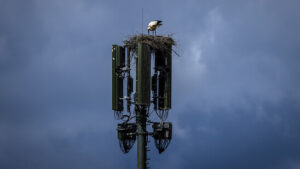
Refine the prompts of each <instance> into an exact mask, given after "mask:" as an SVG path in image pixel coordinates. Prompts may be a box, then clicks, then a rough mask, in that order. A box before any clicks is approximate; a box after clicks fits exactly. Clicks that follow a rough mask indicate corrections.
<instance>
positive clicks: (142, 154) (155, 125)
mask: <svg viewBox="0 0 300 169" xmlns="http://www.w3.org/2000/svg"><path fill="white" fill-rule="evenodd" d="M173 45H175V42H174V40H173V39H172V38H171V37H168V36H152V35H136V36H133V37H131V38H130V39H129V40H126V41H124V44H123V45H122V46H119V45H112V110H113V111H114V116H115V118H116V119H118V120H121V121H122V123H119V124H118V126H117V132H118V139H119V144H120V148H121V150H122V152H123V153H128V152H129V150H130V149H131V148H132V146H133V145H134V143H135V140H136V139H137V142H138V143H137V167H138V169H146V168H147V164H148V163H147V160H149V159H148V158H147V151H149V149H148V146H147V144H148V142H149V140H148V139H149V136H152V137H153V139H154V143H155V146H156V148H157V149H158V152H159V153H162V152H163V151H164V150H165V149H166V148H167V147H168V145H169V143H170V141H171V139H172V123H170V122H165V120H166V119H167V116H168V112H169V110H170V109H171V86H172V46H173ZM151 61H152V62H153V63H151ZM134 69H135V71H134ZM131 72H133V73H134V72H135V78H133V77H132V76H131ZM134 81H135V83H134ZM124 84H126V85H124ZM125 87H126V88H125ZM134 87H135V90H134ZM124 89H125V90H126V95H125V96H124ZM124 102H126V103H127V104H126V111H125V112H124ZM132 107H133V109H132ZM152 112H155V113H156V115H157V116H158V117H159V119H160V121H158V122H154V121H151V120H150V119H149V118H150V116H151V115H152V114H153V113H152ZM149 125H152V129H153V131H152V132H148V131H147V126H149ZM149 128H150V127H149Z"/></svg>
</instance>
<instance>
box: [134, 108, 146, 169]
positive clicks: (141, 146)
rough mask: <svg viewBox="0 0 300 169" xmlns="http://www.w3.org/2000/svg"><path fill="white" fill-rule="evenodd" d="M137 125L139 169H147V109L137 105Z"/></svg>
mask: <svg viewBox="0 0 300 169" xmlns="http://www.w3.org/2000/svg"><path fill="white" fill-rule="evenodd" d="M135 108H136V124H137V136H138V138H137V142H138V143H137V166H138V169H146V168H147V163H146V161H147V128H146V120H147V115H146V108H145V107H144V106H139V105H136V107H135Z"/></svg>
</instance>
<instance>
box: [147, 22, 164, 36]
mask: <svg viewBox="0 0 300 169" xmlns="http://www.w3.org/2000/svg"><path fill="white" fill-rule="evenodd" d="M161 25H162V21H160V20H156V21H151V22H149V24H148V35H149V31H153V32H154V34H155V35H156V29H157V28H159V27H160V26H161Z"/></svg>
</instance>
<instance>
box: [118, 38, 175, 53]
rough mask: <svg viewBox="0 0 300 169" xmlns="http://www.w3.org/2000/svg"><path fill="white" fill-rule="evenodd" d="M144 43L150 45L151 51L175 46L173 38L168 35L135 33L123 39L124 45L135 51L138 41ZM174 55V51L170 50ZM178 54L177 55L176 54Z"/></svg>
mask: <svg viewBox="0 0 300 169" xmlns="http://www.w3.org/2000/svg"><path fill="white" fill-rule="evenodd" d="M140 42H142V43H144V44H147V45H149V46H150V50H151V52H155V51H156V50H168V49H169V47H170V46H176V42H175V41H174V39H173V38H172V37H171V36H170V35H168V36H153V35H142V34H137V35H133V36H131V37H129V38H128V39H127V40H124V41H123V43H124V46H126V47H129V48H130V49H131V51H132V52H136V50H137V45H138V43H140ZM172 51H173V52H174V53H175V54H176V55H178V53H176V51H174V50H172ZM178 56H179V55H178Z"/></svg>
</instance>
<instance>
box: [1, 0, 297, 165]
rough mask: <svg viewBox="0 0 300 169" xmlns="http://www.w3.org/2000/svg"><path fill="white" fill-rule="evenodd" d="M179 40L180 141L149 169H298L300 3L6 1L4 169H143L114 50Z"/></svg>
mask: <svg viewBox="0 0 300 169" xmlns="http://www.w3.org/2000/svg"><path fill="white" fill-rule="evenodd" d="M142 8H143V10H144V23H143V28H144V29H145V30H143V31H144V33H145V32H146V26H147V23H148V22H149V21H150V20H153V19H159V20H163V26H162V27H161V28H159V29H158V31H157V34H164V35H166V34H173V38H174V39H175V40H176V41H177V43H178V46H177V48H174V49H175V50H176V51H177V52H178V53H179V54H180V55H181V56H180V57H178V56H176V55H174V56H173V82H172V83H173V93H172V94H173V98H172V99H173V100H172V101H173V103H172V105H173V106H172V110H171V111H170V113H169V118H168V121H171V122H173V127H174V131H173V132H174V137H173V140H172V142H171V144H170V146H169V147H168V149H167V150H166V151H165V152H164V153H162V154H161V155H159V154H158V152H157V150H156V149H155V147H154V145H153V141H152V139H151V142H150V147H151V152H150V153H149V158H150V159H151V160H150V167H151V168H156V169H158V168H172V169H184V168H199V169H299V168H300V144H299V143H300V132H299V131H300V122H299V120H300V89H299V86H300V78H299V75H300V67H299V64H300V36H299V35H300V33H299V30H300V22H299V20H300V14H299V11H300V1H298V0H285V1H283V0H244V1H238V0H236V1H235V0H228V1H217V0H194V1H190V0H187V1H174V0H156V1H146V0H136V1H116V0H110V1H100V0H98V1H97V0H43V1H42V0H26V1H23V0H0V168H1V169H83V168H85V169H129V168H136V148H135V147H134V148H133V149H132V150H131V151H130V152H129V153H128V154H126V155H124V154H123V153H122V152H121V151H120V149H119V145H118V140H117V137H116V124H117V123H118V121H116V120H115V119H114V117H113V111H112V110H111V45H112V44H115V43H117V44H122V40H124V39H126V38H127V37H128V36H130V35H133V34H136V33H141V31H142V16H141V11H142Z"/></svg>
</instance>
